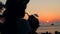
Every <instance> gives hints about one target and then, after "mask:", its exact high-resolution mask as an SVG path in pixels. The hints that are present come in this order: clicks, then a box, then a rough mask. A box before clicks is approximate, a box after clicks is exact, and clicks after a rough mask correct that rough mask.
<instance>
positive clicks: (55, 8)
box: [26, 0, 60, 21]
mask: <svg viewBox="0 0 60 34" xmlns="http://www.w3.org/2000/svg"><path fill="white" fill-rule="evenodd" d="M59 1H60V0H30V2H29V3H28V7H27V9H26V12H28V13H29V14H35V13H36V14H38V15H39V20H42V21H53V20H55V19H60V2H59Z"/></svg>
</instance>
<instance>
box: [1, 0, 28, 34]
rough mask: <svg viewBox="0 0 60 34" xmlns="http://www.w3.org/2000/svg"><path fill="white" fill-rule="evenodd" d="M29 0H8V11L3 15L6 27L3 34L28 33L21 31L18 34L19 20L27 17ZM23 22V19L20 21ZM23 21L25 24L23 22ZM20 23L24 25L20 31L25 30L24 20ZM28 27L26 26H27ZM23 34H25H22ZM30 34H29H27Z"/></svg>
mask: <svg viewBox="0 0 60 34" xmlns="http://www.w3.org/2000/svg"><path fill="white" fill-rule="evenodd" d="M28 2H29V0H7V2H6V10H5V11H4V13H3V16H4V17H5V20H6V21H5V22H4V27H3V30H2V34H23V33H24V34H26V33H27V32H26V31H25V30H24V31H19V32H20V33H18V27H17V26H18V25H19V24H18V23H17V20H18V18H23V17H24V15H25V9H26V6H27V3H28ZM20 20H21V19H20ZM22 21H23V22H22ZM22 21H20V23H21V24H22V25H19V26H21V29H20V30H23V25H24V23H25V22H24V20H22ZM25 26H26V24H25ZM22 32H23V33H22ZM25 32H26V33H25ZM27 34H28V33H27Z"/></svg>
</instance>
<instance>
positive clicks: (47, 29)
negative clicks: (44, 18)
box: [36, 25, 60, 34]
mask: <svg viewBox="0 0 60 34" xmlns="http://www.w3.org/2000/svg"><path fill="white" fill-rule="evenodd" d="M55 31H58V32H60V25H42V26H41V25H40V26H39V27H38V29H37V31H36V32H37V33H38V34H41V33H46V32H50V33H52V34H54V33H55Z"/></svg>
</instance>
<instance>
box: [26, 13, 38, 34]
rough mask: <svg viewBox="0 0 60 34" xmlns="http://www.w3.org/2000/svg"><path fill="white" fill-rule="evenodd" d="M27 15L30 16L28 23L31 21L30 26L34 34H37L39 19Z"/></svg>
mask: <svg viewBox="0 0 60 34" xmlns="http://www.w3.org/2000/svg"><path fill="white" fill-rule="evenodd" d="M26 14H27V15H28V16H29V18H28V21H29V24H30V26H31V28H32V34H37V32H36V30H37V28H38V27H39V21H38V19H37V18H36V17H35V16H34V15H29V14H28V13H26ZM35 15H36V14H35ZM36 16H37V15H36ZM37 17H38V16H37Z"/></svg>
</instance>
